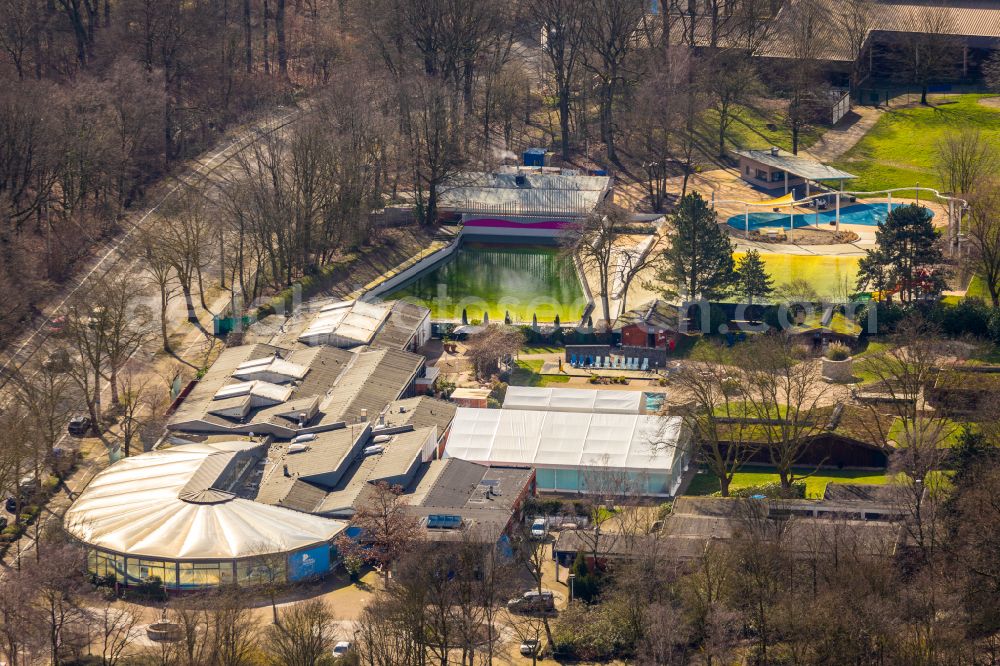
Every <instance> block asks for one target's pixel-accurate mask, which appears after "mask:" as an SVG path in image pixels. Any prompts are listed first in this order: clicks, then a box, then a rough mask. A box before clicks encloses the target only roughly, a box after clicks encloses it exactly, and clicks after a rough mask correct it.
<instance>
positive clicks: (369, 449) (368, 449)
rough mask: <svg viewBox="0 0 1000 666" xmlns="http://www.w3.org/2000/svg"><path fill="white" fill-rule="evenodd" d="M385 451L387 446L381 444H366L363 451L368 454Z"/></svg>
mask: <svg viewBox="0 0 1000 666" xmlns="http://www.w3.org/2000/svg"><path fill="white" fill-rule="evenodd" d="M383 451H385V447H384V446H382V445H380V444H376V445H375V446H366V447H365V448H364V450H363V451H362V452H361V453H362V454H364V455H366V456H373V455H375V454H376V453H382V452H383Z"/></svg>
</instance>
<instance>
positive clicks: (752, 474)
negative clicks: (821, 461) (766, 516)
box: [684, 467, 889, 499]
mask: <svg viewBox="0 0 1000 666" xmlns="http://www.w3.org/2000/svg"><path fill="white" fill-rule="evenodd" d="M795 473H796V474H797V475H802V476H803V477H805V478H802V479H801V481H802V482H804V483H805V497H806V498H807V499H822V497H823V493H824V492H825V491H826V486H827V485H828V484H830V483H860V484H876V485H877V484H883V483H888V482H889V477H887V476H886V475H885V473H883V472H877V471H869V470H827V469H824V470H818V471H816V470H807V469H796V470H795ZM779 484H780V479H779V477H778V472H777V470H775V469H774V468H771V467H759V468H752V469H750V468H744V470H743V471H740V472H737V473H736V476H735V477H734V478H733V482H732V484H731V485H730V486H729V488H730V491H731V492H732V493H733V494H744V493H743V492H741V491H747V490H748V489H752V490H753V491H756V490H758V489H760V490H763V489H765V488H768V487H772V486H777V485H779ZM718 491H719V479H718V477H716V476H715V474H712V473H710V472H705V471H702V472H700V473H699V474H698V475H697V476H695V477H694V479H693V480H692V481H691V485H689V486H688V489H687V492H686V493H684V494H685V495H696V496H705V495H714V494H716V493H718Z"/></svg>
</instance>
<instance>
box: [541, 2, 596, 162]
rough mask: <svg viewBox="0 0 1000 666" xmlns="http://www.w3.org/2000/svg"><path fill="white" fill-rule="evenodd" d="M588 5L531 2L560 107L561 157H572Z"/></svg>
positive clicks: (566, 158) (579, 3)
mask: <svg viewBox="0 0 1000 666" xmlns="http://www.w3.org/2000/svg"><path fill="white" fill-rule="evenodd" d="M584 8H585V4H584V3H581V2H574V1H573V0H539V2H532V3H529V4H528V11H529V12H531V17H532V18H533V19H534V20H535V21H536V22H537V23H539V24H541V28H542V39H543V44H542V49H543V50H544V52H545V54H546V55H547V56H548V57H549V61H550V62H551V64H552V76H553V78H554V80H555V92H556V100H557V104H558V107H559V144H560V146H561V151H562V158H563V159H564V160H568V159H569V147H570V102H571V100H572V97H573V87H574V85H575V80H576V75H577V64H578V58H579V56H580V44H581V41H582V32H583V28H584V25H585V23H586V18H585V11H584Z"/></svg>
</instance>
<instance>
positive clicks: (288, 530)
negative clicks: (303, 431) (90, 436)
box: [64, 441, 346, 590]
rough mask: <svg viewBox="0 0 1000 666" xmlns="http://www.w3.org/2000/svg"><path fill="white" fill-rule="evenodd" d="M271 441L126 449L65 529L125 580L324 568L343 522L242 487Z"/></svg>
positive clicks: (259, 576)
mask: <svg viewBox="0 0 1000 666" xmlns="http://www.w3.org/2000/svg"><path fill="white" fill-rule="evenodd" d="M267 448H268V447H267V444H266V443H262V442H254V441H227V442H220V443H204V444H185V445H183V446H176V447H173V448H169V449H164V450H160V451H151V452H149V453H143V454H141V455H138V456H133V457H129V458H124V459H122V460H120V461H118V462H116V463H114V464H113V465H111V466H110V467H109V468H108V469H106V470H104V471H102V472H101V473H99V474H98V475H97V476H96V477H94V480H93V481H91V482H90V485H88V486H87V488H86V490H84V491H83V493H81V494H80V497H79V498H78V499H77V500H76V502H74V504H73V506H72V507H70V509H69V511H67V513H66V517H65V520H64V522H65V525H66V529H67V530H68V531H69V533H70V534H71V535H73V536H74V537H75V538H76V539H78V540H79V541H81V542H82V543H83V544H84V545H85V546H86V547H87V549H88V563H89V569H90V571H91V572H92V573H94V574H97V575H99V576H114V577H115V580H117V581H118V582H119V583H122V584H125V585H130V584H131V585H134V584H138V583H141V582H144V581H148V580H150V579H151V578H154V577H156V578H159V579H160V581H162V583H163V586H164V587H165V588H168V589H173V590H189V589H201V588H209V587H215V586H219V585H227V584H232V583H236V584H238V585H245V584H253V583H254V582H259V581H262V580H270V579H271V578H272V577H273V578H276V579H278V580H281V581H288V582H295V581H299V580H305V579H309V578H314V577H319V576H322V575H324V574H326V573H328V572H329V571H330V568H331V561H332V559H333V558H332V557H331V549H332V541H333V539H335V538H336V537H337V535H339V534H340V533H341V532H342V531H343V530H344V529H345V527H346V524H345V523H344V522H342V521H337V520H330V519H328V518H321V517H319V516H314V515H311V514H307V513H301V512H298V511H293V510H291V509H286V508H283V507H279V506H271V505H268V504H262V503H260V502H256V501H254V500H252V499H247V498H245V497H241V496H240V495H241V492H242V491H244V490H245V489H246V488H247V487H250V486H252V485H253V483H254V479H255V478H259V471H260V469H261V467H262V466H263V463H264V460H265V458H266V455H267ZM244 494H246V495H250V496H252V492H251V493H244Z"/></svg>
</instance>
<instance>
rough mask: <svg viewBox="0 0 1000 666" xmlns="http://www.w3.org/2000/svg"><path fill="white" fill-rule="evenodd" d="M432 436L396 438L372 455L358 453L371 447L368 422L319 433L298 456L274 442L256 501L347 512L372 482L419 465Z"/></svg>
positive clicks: (427, 431)
mask: <svg viewBox="0 0 1000 666" xmlns="http://www.w3.org/2000/svg"><path fill="white" fill-rule="evenodd" d="M431 431H432V429H431V428H421V429H417V430H409V431H404V432H399V433H395V434H393V435H392V439H391V440H390V441H389V442H387V443H385V445H384V449H383V450H382V451H381V452H380V453H375V454H370V455H363V453H362V449H363V448H364V447H366V446H368V445H370V444H371V442H372V432H371V429H370V424H368V423H365V424H362V425H355V426H348V427H347V428H341V429H338V430H332V431H329V432H324V433H319V434H318V435H317V438H316V439H315V440H312V441H310V442H306V445H307V447H308V449H307V450H306V451H303V452H300V453H288V446H289V443H287V442H284V443H276V444H274V445H272V447H271V450H270V453H269V455H268V460H269V462H268V464H267V467H266V468H265V470H264V475H263V478H262V480H261V483H260V488H259V490H258V492H257V497H256V499H257V501H258V502H264V503H267V504H277V505H280V506H284V507H288V508H293V509H297V510H299V511H306V512H309V513H328V514H329V513H337V514H341V513H351V512H353V509H354V508H355V507H356V506H357V504H358V502H359V501H361V500H362V499H363V493H364V491H365V488H366V486H367V485H369V484H370V483H373V482H376V481H382V480H389V481H396V480H398V479H405V478H406V477H407V475H408V474H409V473H410V472H411V470H412V469H413V468H414V467H415V465H417V464H419V462H420V460H421V458H422V452H423V446H424V443H425V442H427V439H428V437H430V436H431ZM286 465H287V466H288V475H287V476H286V475H285V466H286Z"/></svg>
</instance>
